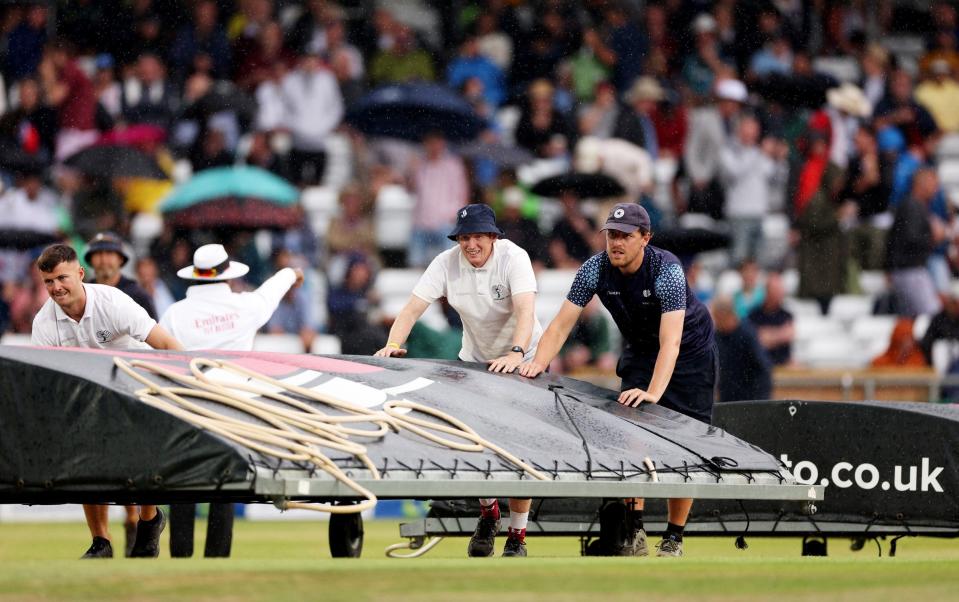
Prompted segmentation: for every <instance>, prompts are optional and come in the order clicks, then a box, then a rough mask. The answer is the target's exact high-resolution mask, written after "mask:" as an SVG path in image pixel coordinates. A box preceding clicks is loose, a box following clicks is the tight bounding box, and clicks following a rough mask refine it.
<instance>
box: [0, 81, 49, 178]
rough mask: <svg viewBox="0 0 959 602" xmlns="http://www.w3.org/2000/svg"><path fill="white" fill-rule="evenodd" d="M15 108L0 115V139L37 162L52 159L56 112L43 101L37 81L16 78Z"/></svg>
mask: <svg viewBox="0 0 959 602" xmlns="http://www.w3.org/2000/svg"><path fill="white" fill-rule="evenodd" d="M16 105H17V106H16V108H15V109H13V110H11V111H8V112H6V113H4V114H3V116H2V117H0V138H2V139H4V140H7V141H10V142H12V143H13V144H14V145H15V146H16V147H17V148H19V149H21V150H22V151H24V152H25V153H26V154H28V155H31V156H34V157H36V158H37V160H38V163H39V162H46V161H49V160H50V159H52V158H53V151H54V148H55V145H56V137H57V129H58V127H59V126H58V120H59V117H58V116H57V112H56V111H55V110H53V109H52V108H50V107H48V106H46V105H45V104H44V103H43V98H42V97H41V89H40V83H39V82H38V81H37V80H36V79H34V78H32V77H25V78H23V79H22V80H20V84H19V86H18V89H17V103H16Z"/></svg>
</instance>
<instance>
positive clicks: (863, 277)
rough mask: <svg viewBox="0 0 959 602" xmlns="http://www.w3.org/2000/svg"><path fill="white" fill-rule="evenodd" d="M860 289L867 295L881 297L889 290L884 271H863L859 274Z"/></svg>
mask: <svg viewBox="0 0 959 602" xmlns="http://www.w3.org/2000/svg"><path fill="white" fill-rule="evenodd" d="M859 288H861V289H862V292H863V294H865V295H873V296H877V295H881V294H883V293H885V292H886V290H887V289H888V288H889V283H888V282H887V281H886V273H885V272H883V271H882V270H863V271H862V272H860V273H859Z"/></svg>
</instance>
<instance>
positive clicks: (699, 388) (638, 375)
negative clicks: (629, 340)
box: [616, 346, 719, 424]
mask: <svg viewBox="0 0 959 602" xmlns="http://www.w3.org/2000/svg"><path fill="white" fill-rule="evenodd" d="M718 361H719V360H718V354H717V353H716V348H715V346H713V347H710V348H709V349H707V350H706V351H705V352H703V353H701V354H700V355H699V356H696V357H693V358H687V359H684V361H682V362H679V361H677V362H676V368H675V369H674V370H673V376H672V378H670V379H669V384H668V385H667V386H666V391H665V392H663V395H662V397H660V399H659V405H661V406H663V407H664V408H669V409H670V410H674V411H676V412H679V413H680V414H685V415H686V416H689V417H690V418H695V419H696V420H699V421H700V422H705V423H706V424H711V423H712V419H713V401H714V399H715V395H716V374H717V372H718V370H717V364H718ZM655 366H656V356H652V357H641V356H636V355H634V354H633V353H631V352H630V351H629V349H628V348H627V349H626V350H625V351H624V352H623V355H622V356H621V357H620V358H619V363H618V364H617V365H616V374H617V375H618V376H619V377H620V378H621V379H623V384H622V390H623V391H625V390H627V389H637V388H638V389H642V390H644V391H645V390H646V389H647V388H648V387H649V382H650V381H651V380H652V378H653V368H655Z"/></svg>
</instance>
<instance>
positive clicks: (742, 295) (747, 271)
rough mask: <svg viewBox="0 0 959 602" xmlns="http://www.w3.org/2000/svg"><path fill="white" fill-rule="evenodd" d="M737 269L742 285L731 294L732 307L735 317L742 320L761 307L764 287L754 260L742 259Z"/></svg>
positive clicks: (760, 272) (749, 258)
mask: <svg viewBox="0 0 959 602" xmlns="http://www.w3.org/2000/svg"><path fill="white" fill-rule="evenodd" d="M737 269H738V270H739V277H740V279H741V280H742V283H743V285H742V286H741V287H740V288H739V290H737V291H736V292H735V293H734V294H733V307H734V308H735V310H736V315H737V316H739V318H740V319H742V318H745V317H746V316H748V315H749V314H750V312H752V311H753V310H754V309H756V308H757V307H759V306H760V305H762V303H763V301H764V300H765V298H766V287H765V286H764V285H763V282H762V277H763V274H762V271H761V270H760V269H759V263H757V262H756V259H755V258H753V257H747V258H745V259H743V260H742V261H741V262H740V263H739V265H738V267H737Z"/></svg>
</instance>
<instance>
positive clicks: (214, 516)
mask: <svg viewBox="0 0 959 602" xmlns="http://www.w3.org/2000/svg"><path fill="white" fill-rule="evenodd" d="M195 526H196V504H171V505H170V556H172V557H173V558H189V557H191V556H193V531H194V527H195ZM232 546H233V504H231V503H228V504H224V503H220V502H214V503H211V504H210V515H209V518H208V523H207V527H206V547H205V549H204V550H203V555H204V556H206V557H207V558H229V557H230V548H231V547H232Z"/></svg>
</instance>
